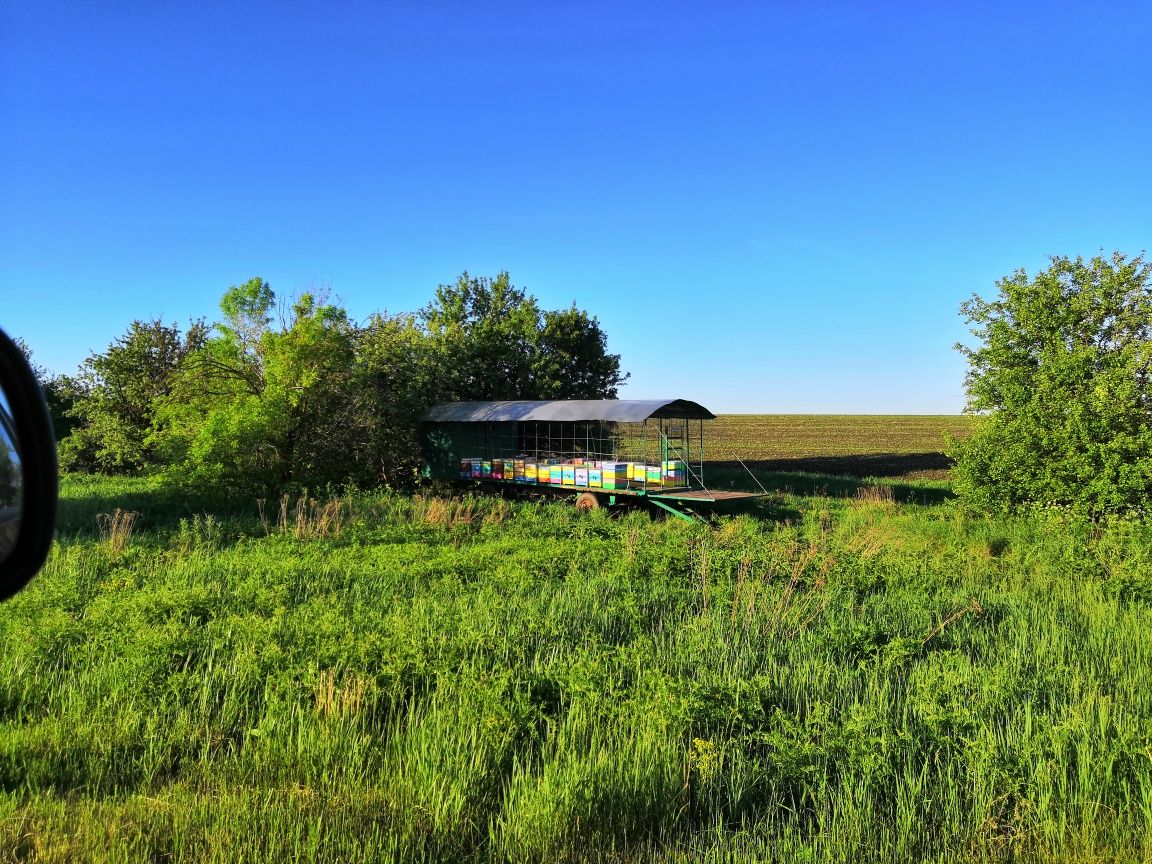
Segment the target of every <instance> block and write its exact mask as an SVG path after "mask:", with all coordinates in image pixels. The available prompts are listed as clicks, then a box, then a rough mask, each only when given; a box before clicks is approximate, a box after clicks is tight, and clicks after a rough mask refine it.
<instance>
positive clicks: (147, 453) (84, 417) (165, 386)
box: [48, 320, 207, 473]
mask: <svg viewBox="0 0 1152 864" xmlns="http://www.w3.org/2000/svg"><path fill="white" fill-rule="evenodd" d="M206 332H207V330H206V327H205V326H204V324H203V322H200V321H194V322H192V323H191V324H190V325H189V326H188V329H187V330H186V331H185V332H183V333H182V332H181V331H180V328H179V326H178V325H175V324H165V323H164V322H163V321H160V320H153V321H133V322H132V324H131V326H129V328H128V330H127V332H126V333H125V334H124V335H123V336H121V337H119V338H118V339H117V340H116V341H115V342H113V343H112V344H111V345H109V346H108V348H107V350H105V351H104V352H103V353H101V354H93V355H92V356H90V357H89V358H88V359H87V360H85V361H84V363H83V365H82V366H81V367H80V371H79V373H78V374H77V376H76V377H75V378H68V377H65V376H60V377H59V378H58V379H56V380H55V381H54V382H53V383H52V384H50V386H49V388H48V389H49V394H50V395H49V399H50V400H51V401H54V402H56V403H57V407H58V408H59V407H60V406H62V405H66V404H68V403H70V404H71V407H70V408H68V409H67V410H66V411H64V412H63V418H62V419H61V421H57V422H62V420H67V421H69V422H71V423H72V424H74V428H73V429H72V430H71V432H70V434H69V435H68V436H67V437H66V438H64V439H63V440H62V441H61V442H60V460H61V465H62V467H64V468H68V469H72V470H93V471H101V472H104V473H131V472H136V471H139V470H141V469H143V468H146V467H149V466H154V465H156V464H157V454H156V452H155V450H154V448H153V447H152V445H151V443H150V440H149V439H150V435H151V433H152V425H153V421H154V420H155V415H156V407H157V403H158V401H159V400H163V399H165V398H166V397H167V396H168V395H169V393H170V392H171V389H172V384H173V380H174V376H175V374H176V372H177V370H178V369H179V368H180V367H181V364H183V362H184V360H185V359H186V358H187V357H188V356H189V354H191V353H192V352H194V351H197V350H198V349H199V348H200V347H201V346H202V345H203V344H204V339H205V334H206ZM54 419H55V418H54ZM57 428H60V427H59V426H58V427H57Z"/></svg>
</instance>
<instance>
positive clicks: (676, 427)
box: [422, 399, 758, 519]
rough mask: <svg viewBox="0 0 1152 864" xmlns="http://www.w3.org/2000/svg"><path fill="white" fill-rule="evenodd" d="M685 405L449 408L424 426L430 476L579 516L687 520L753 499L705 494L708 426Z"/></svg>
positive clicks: (613, 402) (706, 414)
mask: <svg viewBox="0 0 1152 864" xmlns="http://www.w3.org/2000/svg"><path fill="white" fill-rule="evenodd" d="M714 419H715V415H714V414H713V413H712V412H711V411H709V410H708V409H707V408H705V407H704V406H703V405H700V404H699V403H697V402H692V401H689V400H687V399H565V400H552V401H506V402H447V403H444V404H442V405H437V406H436V407H434V408H433V409H431V410H430V411H429V412H428V413H427V414H426V415H425V417H424V422H423V424H422V445H423V451H424V460H425V461H424V476H425V477H426V478H430V479H440V480H454V481H459V482H467V483H469V484H474V485H480V486H500V487H510V488H517V489H520V490H533V491H540V492H544V493H548V494H561V495H564V494H566V495H570V496H573V497H575V499H576V505H577V506H578V507H582V508H594V507H599V506H601V504H608V505H614V504H620V503H627V502H633V503H639V502H641V501H643V502H644V503H647V504H650V505H652V506H654V507H657V508H659V509H662V510H665V511H668V512H671V513H673V514H675V515H677V516H680V517H682V518H686V519H692V518H696V511H697V510H698V509H700V508H704V507H710V506H715V505H717V504H719V503H721V502H728V501H732V500H736V499H748V498H756V497H758V496H756V495H754V494H751V493H747V492H713V491H711V490H709V489H708V488H707V486H705V485H704V423H705V422H707V421H709V420H714Z"/></svg>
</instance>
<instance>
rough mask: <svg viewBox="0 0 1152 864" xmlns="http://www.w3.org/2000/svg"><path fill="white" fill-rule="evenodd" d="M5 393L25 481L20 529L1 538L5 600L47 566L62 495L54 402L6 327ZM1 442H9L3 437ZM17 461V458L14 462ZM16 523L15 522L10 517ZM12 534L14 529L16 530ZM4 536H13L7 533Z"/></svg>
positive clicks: (6, 420)
mask: <svg viewBox="0 0 1152 864" xmlns="http://www.w3.org/2000/svg"><path fill="white" fill-rule="evenodd" d="M0 391H2V392H3V395H4V398H5V400H6V401H7V403H8V404H7V407H8V410H7V411H4V407H3V405H2V404H0V412H3V413H4V416H3V417H0V421H3V425H4V430H0V431H5V432H10V433H11V437H13V438H14V439H15V440H14V441H13V442H12V443H13V444H14V445H15V450H16V454H15V455H16V462H17V463H18V466H19V483H18V486H15V488H16V489H17V491H18V500H17V502H16V504H12V502H0V507H3V506H4V504H9V505H10V506H9V507H8V510H11V509H12V507H13V506H16V507H18V508H19V511H18V514H16V517H15V518H16V519H18V527H17V528H16V529H15V532H14V535H15V536H14V537H10V541H11V542H10V543H7V544H6V543H3V537H0V600H6V599H8V598H9V597H11V596H12V595H13V594H15V593H16V592H17V591H19V590H20V589H21V588H23V587H24V586H25V585H26V584H28V580H30V579H31V578H32V577H33V576H35V575H36V573H38V572H39V571H40V568H41V567H43V566H44V561H45V560H46V559H47V557H48V550H49V549H51V548H52V538H53V536H54V535H55V533H56V509H57V503H58V499H59V494H60V475H59V467H58V464H57V461H56V439H55V436H54V435H53V433H52V421H51V419H50V418H49V416H48V406H47V404H46V403H45V401H44V395H43V394H42V393H41V392H40V385H39V384H38V383H37V382H36V376H35V375H34V374H33V372H32V368H31V367H30V366H29V365H28V359H27V358H26V357H25V356H24V353H23V352H22V351H21V350H20V348H19V347H18V346H17V345H16V343H15V342H13V341H12V340H11V339H9V338H8V336H7V334H5V333H4V331H2V330H0ZM0 446H6V444H5V442H4V441H0ZM9 461H11V460H9ZM9 527H11V520H9ZM10 533H11V532H10ZM4 536H10V534H8V535H4Z"/></svg>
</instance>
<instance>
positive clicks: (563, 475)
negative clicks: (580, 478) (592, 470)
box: [560, 465, 576, 486]
mask: <svg viewBox="0 0 1152 864" xmlns="http://www.w3.org/2000/svg"><path fill="white" fill-rule="evenodd" d="M560 482H561V483H563V484H564V485H565V486H575V485H576V466H575V465H561V466H560Z"/></svg>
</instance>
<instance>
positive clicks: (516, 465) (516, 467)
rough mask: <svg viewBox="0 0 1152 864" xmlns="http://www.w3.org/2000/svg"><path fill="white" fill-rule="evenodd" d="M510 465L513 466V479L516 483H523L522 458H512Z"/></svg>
mask: <svg viewBox="0 0 1152 864" xmlns="http://www.w3.org/2000/svg"><path fill="white" fill-rule="evenodd" d="M512 467H513V471H514V472H515V473H514V474H513V479H514V480H515V481H516V482H517V483H523V482H524V467H525V465H524V459H513V460H512Z"/></svg>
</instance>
